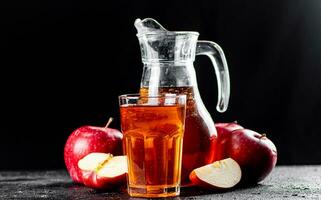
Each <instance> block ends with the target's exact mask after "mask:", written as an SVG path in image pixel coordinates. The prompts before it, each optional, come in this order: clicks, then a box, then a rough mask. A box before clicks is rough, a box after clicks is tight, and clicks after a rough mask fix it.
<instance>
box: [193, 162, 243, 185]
mask: <svg viewBox="0 0 321 200" xmlns="http://www.w3.org/2000/svg"><path fill="white" fill-rule="evenodd" d="M241 175H242V172H241V168H240V166H239V164H237V162H236V161H235V160H233V159H232V158H227V159H224V160H219V161H215V162H214V163H212V164H209V165H205V166H203V167H199V168H196V169H194V170H193V171H192V172H191V174H190V176H189V178H190V180H191V182H192V183H193V184H195V185H197V186H200V187H203V188H206V189H226V188H231V187H233V186H235V185H236V184H237V183H238V182H240V180H241Z"/></svg>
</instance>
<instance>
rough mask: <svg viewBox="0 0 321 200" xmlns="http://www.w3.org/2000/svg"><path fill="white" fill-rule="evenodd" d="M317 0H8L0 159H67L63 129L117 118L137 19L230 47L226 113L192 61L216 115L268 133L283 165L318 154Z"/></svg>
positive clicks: (132, 64) (128, 85) (129, 78)
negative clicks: (218, 107) (218, 108)
mask: <svg viewBox="0 0 321 200" xmlns="http://www.w3.org/2000/svg"><path fill="white" fill-rule="evenodd" d="M320 10H321V1H318V0H309V1H307V0H301V1H300V0H283V1H280V0H274V1H273V0H261V1H257V0H244V1H232V0H227V1H226V0H220V1H218V0H208V1H205V0H204V1H194V2H192V1H181V2H178V1H172V2H166V1H158V2H156V1H155V2H153V1H145V2H143V1H122V0H118V1H71V0H55V1H53V0H42V1H22V0H20V1H19V0H18V1H3V2H1V3H0V20H1V33H0V36H1V38H0V48H1V50H2V53H1V55H0V59H1V65H0V66H1V73H0V76H1V102H2V103H1V111H0V113H1V118H2V119H1V129H0V134H1V135H0V136H1V138H0V155H1V161H0V163H1V164H0V169H44V168H63V167H64V163H63V146H64V143H65V141H66V139H67V137H68V135H69V134H70V133H71V132H72V131H73V130H74V129H76V128H77V127H79V126H81V125H85V124H91V125H97V126H98V125H99V126H103V125H104V124H105V122H106V121H107V119H108V118H109V117H110V116H113V117H115V119H116V120H115V122H114V123H113V125H112V126H113V127H116V128H119V120H118V118H119V113H118V100H117V96H118V95H120V94H123V93H133V92H137V91H138V88H139V83H140V78H141V74H142V63H141V60H140V51H139V45H138V41H137V38H136V36H135V34H136V30H135V29H134V26H133V23H134V20H135V19H136V18H138V17H139V18H145V17H153V18H155V19H157V20H158V21H160V22H161V23H162V24H163V25H164V26H165V27H166V28H168V29H169V30H194V31H198V32H200V39H207V40H212V41H215V42H217V43H218V44H220V45H221V47H222V48H223V49H224V51H225V55H226V57H227V61H228V64H229V70H230V76H231V99H230V105H229V108H228V111H227V112H226V113H224V114H220V113H218V112H217V111H216V110H215V106H216V101H217V89H216V87H217V86H216V79H215V75H214V70H213V69H212V67H211V63H210V61H209V59H208V58H206V57H200V58H197V60H196V62H195V68H196V71H197V78H198V83H199V89H200V92H201V95H202V97H203V100H204V103H205V105H206V107H207V108H208V110H209V112H210V113H211V114H212V116H213V119H214V120H215V121H216V122H222V121H234V120H238V122H239V123H240V124H241V125H243V126H245V127H247V128H250V129H254V130H256V131H258V132H264V133H267V135H268V137H269V138H270V139H271V140H272V141H273V142H274V143H275V144H276V146H277V148H278V153H279V160H278V164H279V165H284V164H321V147H320V143H321V130H320V123H321V114H320V112H321V11H320Z"/></svg>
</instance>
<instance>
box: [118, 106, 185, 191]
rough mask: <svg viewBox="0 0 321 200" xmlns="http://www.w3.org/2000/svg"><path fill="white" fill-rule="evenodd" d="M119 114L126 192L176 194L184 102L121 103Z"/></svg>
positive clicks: (179, 175) (179, 170)
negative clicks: (174, 103) (155, 104)
mask: <svg viewBox="0 0 321 200" xmlns="http://www.w3.org/2000/svg"><path fill="white" fill-rule="evenodd" d="M120 115H121V125H122V131H123V134H124V140H123V147H124V153H125V154H126V155H127V158H128V183H129V184H128V192H129V194H130V195H131V196H144V197H168V196H176V195H177V194H178V193H179V185H180V179H181V159H182V145H183V132H184V117H185V106H182V105H170V106H166V105H162V106H140V105H131V106H121V107H120ZM177 190H178V191H177ZM153 193H154V194H153ZM142 194H143V195H142Z"/></svg>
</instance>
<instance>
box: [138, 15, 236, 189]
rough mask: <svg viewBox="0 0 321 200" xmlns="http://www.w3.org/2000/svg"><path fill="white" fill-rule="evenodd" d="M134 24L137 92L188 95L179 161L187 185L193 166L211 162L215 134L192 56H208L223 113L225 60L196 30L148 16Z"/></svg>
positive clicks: (226, 79)
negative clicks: (175, 29) (137, 46)
mask: <svg viewBox="0 0 321 200" xmlns="http://www.w3.org/2000/svg"><path fill="white" fill-rule="evenodd" d="M135 27H136V29H137V32H138V33H137V37H138V40H139V44H140V49H141V56H142V62H143V63H144V69H143V75H142V79H141V86H140V94H141V95H147V96H157V95H160V94H164V93H175V94H185V95H186V96H187V106H186V121H185V133H184V140H183V160H182V185H187V184H188V183H189V179H188V176H189V174H190V172H191V171H192V170H193V169H195V168H197V167H200V166H203V165H206V164H209V163H212V162H213V159H214V154H215V150H214V148H215V143H216V137H217V133H216V129H215V126H214V122H213V120H212V118H211V115H210V114H209V113H208V111H207V110H206V108H205V106H204V104H203V101H202V99H201V97H200V94H199V91H198V87H197V81H196V75H195V70H194V66H193V61H194V59H195V55H206V56H208V57H209V58H210V59H211V61H212V64H213V66H214V69H215V73H216V78H217V85H218V103H217V107H216V109H217V110H218V111H219V112H224V111H225V110H226V108H227V105H228V101H229V96H230V79H229V72H228V67H227V63H226V59H225V56H224V53H223V50H222V49H221V48H220V46H219V45H217V44H216V43H214V42H210V41H198V40H197V38H198V35H199V34H198V33H197V32H185V31H184V32H181V31H179V32H173V31H168V30H166V29H165V28H163V26H161V25H160V24H159V23H158V22H157V21H156V20H154V19H151V18H146V19H144V20H140V19H137V20H136V21H135ZM168 145H170V144H168Z"/></svg>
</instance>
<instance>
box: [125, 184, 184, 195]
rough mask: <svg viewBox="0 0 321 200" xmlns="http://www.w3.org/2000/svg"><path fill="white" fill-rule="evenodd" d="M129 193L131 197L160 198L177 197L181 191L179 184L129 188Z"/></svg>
mask: <svg viewBox="0 0 321 200" xmlns="http://www.w3.org/2000/svg"><path fill="white" fill-rule="evenodd" d="M127 190H128V194H129V196H131V197H147V198H159V197H176V196H178V195H179V193H180V187H179V186H174V187H173V186H170V187H166V186H145V187H133V186H129V187H128V188H127Z"/></svg>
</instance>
